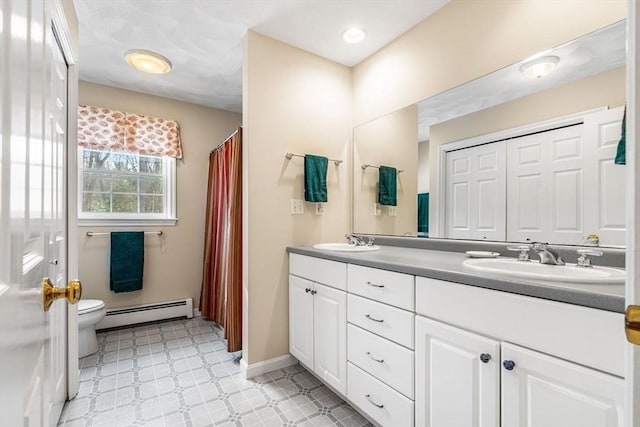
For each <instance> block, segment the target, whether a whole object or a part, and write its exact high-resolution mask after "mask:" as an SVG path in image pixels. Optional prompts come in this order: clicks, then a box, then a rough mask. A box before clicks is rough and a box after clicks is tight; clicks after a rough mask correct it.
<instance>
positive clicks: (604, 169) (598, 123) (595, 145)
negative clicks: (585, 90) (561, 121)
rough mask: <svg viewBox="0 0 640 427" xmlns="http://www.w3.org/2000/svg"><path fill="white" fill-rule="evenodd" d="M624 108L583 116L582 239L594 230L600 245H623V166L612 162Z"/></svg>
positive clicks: (624, 210)
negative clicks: (585, 168)
mask: <svg viewBox="0 0 640 427" xmlns="http://www.w3.org/2000/svg"><path fill="white" fill-rule="evenodd" d="M623 113H624V107H618V108H613V109H611V110H607V111H602V112H598V113H594V114H590V115H589V116H587V117H585V121H584V126H585V144H586V145H587V146H589V147H590V150H589V159H588V161H589V170H591V171H592V173H590V174H589V175H588V176H585V179H586V183H587V184H586V191H585V210H586V214H585V234H586V235H585V236H584V237H585V238H586V237H587V235H589V234H592V233H595V234H597V235H598V236H599V237H600V244H601V245H624V244H625V238H626V226H625V223H626V220H625V215H626V212H627V210H626V206H627V205H626V200H625V199H626V198H625V193H626V179H625V174H626V169H625V167H624V166H622V165H616V164H614V162H613V161H614V159H615V157H616V152H617V148H618V141H619V140H620V134H621V131H622V115H623Z"/></svg>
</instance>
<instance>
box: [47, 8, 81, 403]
mask: <svg viewBox="0 0 640 427" xmlns="http://www.w3.org/2000/svg"><path fill="white" fill-rule="evenodd" d="M63 1H64V0H51V1H50V2H49V7H51V26H52V29H53V32H54V34H55V36H56V38H57V40H58V43H59V44H60V47H61V49H62V54H63V55H64V59H65V61H66V62H67V82H68V85H67V88H68V89H67V106H68V107H67V141H66V142H67V153H66V154H67V158H66V160H65V165H64V170H65V182H66V188H65V195H66V200H65V208H66V218H67V226H66V228H67V245H66V247H67V256H66V259H67V279H69V278H77V277H78V226H77V225H78V221H77V211H76V206H77V202H76V200H77V197H78V191H77V177H76V174H75V173H70V168H69V166H70V165H75V164H76V163H77V162H76V157H77V155H78V154H77V153H78V150H77V147H76V144H75V141H76V140H77V134H78V119H77V108H76V106H77V105H78V48H77V45H76V44H74V36H73V35H72V34H71V29H70V27H69V23H68V21H67V17H66V14H65V10H64V5H63ZM69 3H70V2H69ZM70 5H71V7H73V5H72V4H71V3H70ZM67 316H68V319H67V398H68V399H72V398H74V397H75V396H76V395H77V394H78V388H79V386H80V378H79V375H80V372H79V360H78V306H77V304H69V306H68V310H67Z"/></svg>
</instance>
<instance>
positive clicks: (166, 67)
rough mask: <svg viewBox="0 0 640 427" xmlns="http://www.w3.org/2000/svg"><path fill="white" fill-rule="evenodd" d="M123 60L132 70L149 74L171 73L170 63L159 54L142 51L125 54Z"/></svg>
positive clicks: (135, 50) (133, 50)
mask: <svg viewBox="0 0 640 427" xmlns="http://www.w3.org/2000/svg"><path fill="white" fill-rule="evenodd" d="M124 59H125V60H126V61H127V63H128V64H129V65H131V66H132V67H133V68H135V69H137V70H140V71H144V72H145V73H151V74H166V73H168V72H169V71H171V61H169V60H168V59H167V58H165V57H164V56H162V55H160V54H159V53H156V52H152V51H150V50H143V49H131V50H128V51H126V52H125V54H124Z"/></svg>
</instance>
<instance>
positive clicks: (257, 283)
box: [243, 31, 352, 364]
mask: <svg viewBox="0 0 640 427" xmlns="http://www.w3.org/2000/svg"><path fill="white" fill-rule="evenodd" d="M243 73H244V76H243V123H244V126H245V127H244V129H245V134H244V135H245V145H244V173H245V179H244V189H243V191H244V202H245V203H244V208H245V209H244V233H243V234H244V248H243V249H244V267H245V274H244V278H243V279H244V284H243V286H244V309H245V310H244V315H245V322H244V326H245V328H244V331H243V345H244V349H243V358H244V360H245V361H246V362H247V363H248V364H252V363H256V362H259V361H263V360H268V359H272V358H275V357H278V356H283V355H286V354H288V352H289V347H288V333H289V332H288V327H289V323H288V277H287V275H288V257H287V253H286V249H285V248H286V246H287V245H301V244H308V243H316V242H330V241H342V240H344V238H343V235H344V234H345V233H347V232H348V231H349V229H350V209H349V206H350V200H351V190H350V188H351V183H350V177H351V166H350V165H351V160H350V153H349V151H350V149H349V148H350V141H351V126H352V124H351V70H350V69H349V68H348V67H345V66H343V65H339V64H337V63H334V62H331V61H328V60H326V59H323V58H320V57H318V56H315V55H313V54H310V53H308V52H305V51H303V50H300V49H296V48H293V47H291V46H289V45H286V44H284V43H281V42H278V41H276V40H273V39H271V38H268V37H265V36H262V35H260V34H257V33H254V32H251V31H250V32H248V33H247V35H246V37H245V46H244V66H243ZM288 151H293V152H295V153H299V154H304V153H310V154H320V155H324V156H327V157H330V158H335V159H342V160H344V162H343V163H342V164H341V165H340V166H337V167H336V166H335V165H334V164H333V163H331V162H330V163H329V171H328V174H327V181H328V192H329V195H328V198H329V201H328V203H327V204H326V206H325V214H324V215H322V216H317V215H315V210H314V206H313V205H312V204H306V206H305V214H304V215H291V214H290V213H289V200H290V199H302V198H303V159H301V158H297V157H294V158H293V159H291V160H287V159H285V153H287V152H288Z"/></svg>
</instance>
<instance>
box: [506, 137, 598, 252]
mask: <svg viewBox="0 0 640 427" xmlns="http://www.w3.org/2000/svg"><path fill="white" fill-rule="evenodd" d="M583 129H584V125H582V124H580V125H574V126H569V127H566V128H562V129H556V130H551V131H546V132H541V133H537V134H534V135H527V136H522V137H519V138H515V139H513V140H510V141H509V142H508V144H507V164H508V165H509V166H508V168H507V200H508V201H507V211H508V212H509V215H508V218H507V224H508V225H507V240H509V241H516V242H522V241H541V242H555V243H566V244H582V243H583V242H584V239H585V237H586V235H585V231H584V212H585V209H586V207H585V200H584V195H585V193H587V192H593V191H597V190H596V189H595V188H585V176H584V175H585V174H584V169H585V165H586V162H587V160H586V154H587V153H588V152H589V151H590V148H589V147H586V146H585V143H584V140H583ZM589 166H590V165H589ZM589 209H591V207H589ZM593 232H594V233H595V232H596V230H594V231H593ZM587 234H590V233H587Z"/></svg>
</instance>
